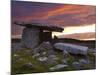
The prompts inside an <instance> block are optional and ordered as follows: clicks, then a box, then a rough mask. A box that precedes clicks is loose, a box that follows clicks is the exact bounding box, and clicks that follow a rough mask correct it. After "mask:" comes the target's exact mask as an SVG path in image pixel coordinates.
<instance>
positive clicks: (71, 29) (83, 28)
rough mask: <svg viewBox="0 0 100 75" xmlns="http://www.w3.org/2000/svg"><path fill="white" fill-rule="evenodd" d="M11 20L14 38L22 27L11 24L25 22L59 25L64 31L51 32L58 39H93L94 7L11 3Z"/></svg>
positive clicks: (19, 33) (20, 32)
mask: <svg viewBox="0 0 100 75" xmlns="http://www.w3.org/2000/svg"><path fill="white" fill-rule="evenodd" d="M11 18H12V25H11V29H12V32H11V33H12V37H14V38H16V37H17V38H19V37H21V34H22V29H23V27H21V26H17V25H14V24H13V22H14V21H25V22H38V23H44V24H52V25H55V24H56V25H59V26H61V27H63V28H64V31H63V32H62V33H58V32H53V35H56V36H58V37H59V38H74V39H80V40H86V39H88V40H89V39H95V25H96V6H91V5H76V4H56V3H42V2H41V3H40V2H24V1H12V4H11Z"/></svg>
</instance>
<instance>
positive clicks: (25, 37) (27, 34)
mask: <svg viewBox="0 0 100 75" xmlns="http://www.w3.org/2000/svg"><path fill="white" fill-rule="evenodd" d="M39 32H40V30H38V29H36V28H24V30H23V34H22V40H21V45H22V47H26V48H32V49H33V48H35V47H36V46H37V45H39V36H38V35H39Z"/></svg>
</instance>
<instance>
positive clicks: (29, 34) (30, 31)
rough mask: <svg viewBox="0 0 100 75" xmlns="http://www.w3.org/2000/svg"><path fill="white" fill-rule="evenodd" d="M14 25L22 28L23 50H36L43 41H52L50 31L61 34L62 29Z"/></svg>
mask: <svg viewBox="0 0 100 75" xmlns="http://www.w3.org/2000/svg"><path fill="white" fill-rule="evenodd" d="M14 24H16V25H20V26H24V29H23V33H22V39H21V46H22V47H25V48H31V49H34V48H36V47H37V46H38V45H39V44H41V43H42V42H44V41H49V42H50V41H51V40H52V31H55V32H62V31H63V30H64V28H62V27H60V26H57V25H51V24H41V23H28V22H15V23H14Z"/></svg>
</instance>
